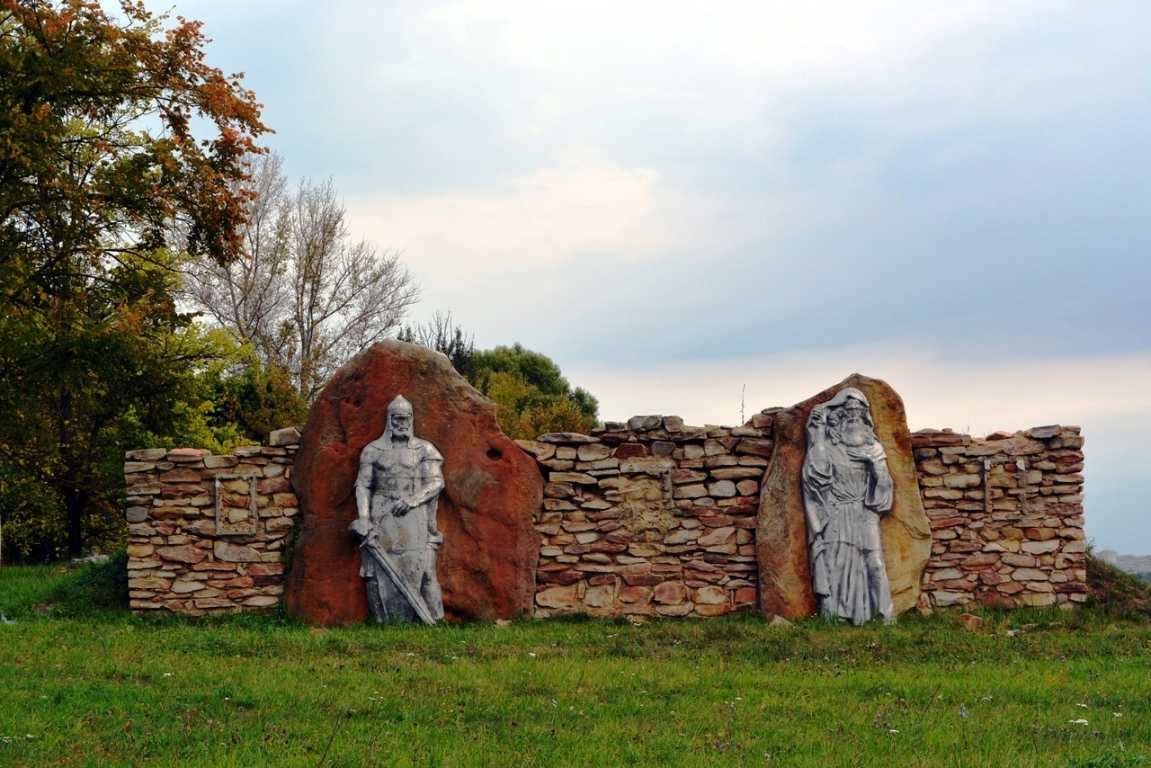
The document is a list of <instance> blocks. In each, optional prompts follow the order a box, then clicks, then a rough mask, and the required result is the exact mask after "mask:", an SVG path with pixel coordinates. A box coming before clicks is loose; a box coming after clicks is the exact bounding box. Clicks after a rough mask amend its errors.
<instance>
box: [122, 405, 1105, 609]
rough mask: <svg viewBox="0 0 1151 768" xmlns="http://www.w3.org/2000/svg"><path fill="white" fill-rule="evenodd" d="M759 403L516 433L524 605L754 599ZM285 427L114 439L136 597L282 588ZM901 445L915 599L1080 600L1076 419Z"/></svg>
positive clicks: (767, 430)
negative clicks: (521, 455)
mask: <svg viewBox="0 0 1151 768" xmlns="http://www.w3.org/2000/svg"><path fill="white" fill-rule="evenodd" d="M773 414H774V410H773V409H769V410H767V411H764V412H763V413H760V414H756V415H755V416H754V418H753V419H752V420H751V421H750V422H749V423H748V424H747V425H745V426H742V427H716V426H706V427H691V426H685V425H684V424H683V421H682V419H680V418H678V417H675V416H665V417H660V416H637V417H634V418H632V419H630V420H629V421H628V422H627V423H626V424H623V423H610V422H609V423H608V424H606V425H605V427H604V428H603V429H598V430H594V431H593V432H592V433H591V434H588V435H580V434H572V433H557V434H550V435H543V436H541V437H540V438H539V439H538V440H534V441H517V442H518V443H519V445H520V447H522V448H523V449H524V450H525V451H527V452H528V453H529V454H531V455H532V456H534V457H535V459H536V462H537V464H538V466H539V468H540V471H541V473H542V474H543V477H544V480H545V481H546V486H545V490H544V500H543V504H542V508H541V509H540V510H539V513H538V515H537V516H536V522H535V527H536V530H537V531H538V532H539V534H540V536H541V538H542V542H541V548H540V553H539V554H540V557H539V564H538V567H537V569H536V573H535V582H536V584H535V608H534V615H535V616H537V617H546V616H553V615H559V614H565V613H588V614H592V615H600V616H623V615H633V616H704V617H706V616H719V615H722V614H725V613H731V612H734V611H747V610H755V608H756V603H757V595H756V583H757V578H758V568H757V562H756V548H755V535H756V516H757V513H758V505H759V500H760V490H761V484H762V482H763V477H764V473H765V471H766V469H767V466H768V463H769V460H770V458H771V455H772V450H773V447H774V442H773V440H774V429H773V427H774V416H773ZM298 441H299V432H298V431H296V430H295V429H287V430H278V431H277V432H274V433H272V436H271V439H270V440H269V445H267V446H250V447H243V448H237V449H236V450H235V451H233V452H232V453H231V454H228V455H225V456H210V455H207V452H206V451H199V450H193V449H185V448H178V449H174V450H165V449H147V450H140V451H131V452H129V453H128V454H127V461H126V462H125V464H124V476H125V481H126V484H127V516H128V522H129V547H128V556H129V559H128V569H129V588H130V595H129V596H130V599H131V607H132V609H133V610H137V611H148V610H155V609H161V608H163V609H167V610H170V611H173V612H177V613H185V614H193V615H199V614H205V613H214V612H226V611H237V610H261V609H267V608H270V607H272V606H274V605H276V604H277V603H279V601H280V599H281V595H282V593H283V578H284V577H283V573H284V567H285V563H284V555H285V548H286V547H287V546H288V542H289V541H290V535H291V534H292V532H293V529H294V526H295V519H296V515H297V509H298V506H297V499H296V496H295V494H294V493H293V491H292V488H291V472H292V467H291V464H292V460H293V456H294V454H295V452H296V449H297V444H298ZM912 445H913V447H914V454H915V462H916V469H917V474H918V481H919V486H920V490H921V494H922V498H923V502H924V507H925V508H926V511H927V515H928V517H929V518H930V521H931V528H932V552H931V558H930V560H929V562H928V564H927V568H926V569H925V571H924V575H923V581H922V587H923V596H922V597H921V599H920V605H921V607H924V608H928V607H940V608H942V607H948V606H957V605H974V604H982V605H1002V606H1008V607H1009V606H1016V605H1026V606H1046V605H1056V604H1059V605H1070V604H1073V603H1081V602H1083V601H1084V600H1086V596H1087V585H1086V580H1087V575H1086V539H1085V535H1084V530H1083V525H1084V517H1083V474H1082V471H1083V450H1082V449H1083V438H1082V436H1081V435H1080V430H1079V428H1078V427H1059V426H1050V427H1037V428H1034V429H1031V430H1027V431H1025V432H1017V433H1014V434H1006V433H997V434H994V435H989V436H988V437H986V438H973V437H970V436H968V435H961V434H956V433H954V432H950V431H934V430H931V431H921V432H917V433H914V434H913V435H912ZM988 490H989V493H988V492H987V491H988Z"/></svg>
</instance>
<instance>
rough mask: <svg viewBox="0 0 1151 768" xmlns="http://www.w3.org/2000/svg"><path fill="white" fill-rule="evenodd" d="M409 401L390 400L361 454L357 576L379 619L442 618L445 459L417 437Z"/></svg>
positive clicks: (426, 621)
mask: <svg viewBox="0 0 1151 768" xmlns="http://www.w3.org/2000/svg"><path fill="white" fill-rule="evenodd" d="M413 421H414V418H413V413H412V404H411V403H409V402H408V401H407V400H405V399H404V397H403V396H402V395H400V396H397V397H396V399H395V400H393V401H392V402H391V403H390V404H389V405H388V417H387V425H386V426H385V428H384V434H382V435H381V436H380V437H379V438H378V439H377V440H374V441H372V442H371V443H368V445H367V446H366V447H365V448H364V450H363V451H362V452H361V453H360V471H359V474H358V475H357V477H356V513H357V514H356V519H355V521H353V522H352V524H351V526H350V529H351V530H352V531H353V532H354V533H355V534H356V536H357V537H359V539H360V542H361V543H360V576H361V577H363V579H364V587H365V588H366V590H367V595H368V607H369V608H370V609H371V611H372V616H374V617H375V619H376V621H381V622H382V621H408V622H412V621H420V622H423V623H424V624H434V623H436V622H437V621H439V620H441V619H443V617H444V601H443V595H442V592H441V590H440V584H439V581H437V579H436V552H437V551H438V550H439V548H440V545H441V544H442V543H443V541H444V537H443V536H442V535H441V534H440V532H439V531H438V530H437V529H436V503H437V501H438V500H439V496H440V491H442V490H443V488H444V475H443V464H444V458H443V456H441V455H440V452H439V451H438V450H436V447H435V446H434V445H432V444H431V443H429V442H428V441H426V440H420V439H419V438H417V437H415V435H414V424H413Z"/></svg>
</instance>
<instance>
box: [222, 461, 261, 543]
mask: <svg viewBox="0 0 1151 768" xmlns="http://www.w3.org/2000/svg"><path fill="white" fill-rule="evenodd" d="M256 479H257V478H256V476H255V475H217V476H216V477H215V478H214V479H213V482H212V492H213V493H212V495H213V499H214V502H215V507H216V535H217V536H254V535H256V532H257V530H256V525H257V523H258V522H259V519H260V509H259V504H258V500H257V494H256V490H257V489H256Z"/></svg>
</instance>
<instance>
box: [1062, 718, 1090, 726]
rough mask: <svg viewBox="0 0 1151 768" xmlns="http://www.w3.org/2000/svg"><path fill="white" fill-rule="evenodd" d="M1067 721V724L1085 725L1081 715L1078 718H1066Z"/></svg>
mask: <svg viewBox="0 0 1151 768" xmlns="http://www.w3.org/2000/svg"><path fill="white" fill-rule="evenodd" d="M1067 723H1068V724H1069V725H1087V721H1086V720H1084V719H1083V718H1082V717H1081V718H1079V719H1078V720H1068V721H1067Z"/></svg>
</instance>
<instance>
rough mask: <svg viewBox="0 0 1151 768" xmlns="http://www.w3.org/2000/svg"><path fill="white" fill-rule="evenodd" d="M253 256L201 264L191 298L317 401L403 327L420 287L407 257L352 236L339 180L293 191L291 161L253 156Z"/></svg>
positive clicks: (249, 243) (191, 280) (248, 233)
mask: <svg viewBox="0 0 1151 768" xmlns="http://www.w3.org/2000/svg"><path fill="white" fill-rule="evenodd" d="M253 163H254V165H255V168H254V171H253V175H252V176H253V177H252V180H251V182H250V189H251V191H252V192H253V193H254V195H253V198H252V200H251V202H250V203H249V208H248V225H247V227H246V229H245V231H244V242H245V245H246V248H245V250H246V253H245V255H244V258H242V259H239V260H237V261H235V262H234V263H232V264H230V265H228V266H219V265H216V264H198V265H196V266H194V267H192V268H191V270H190V271H189V272H188V274H187V280H186V281H185V282H186V293H187V296H188V298H189V299H190V300H191V301H192V302H193V303H194V304H195V305H196V306H197V307H199V308H200V309H201V310H203V311H204V312H206V313H207V314H208V315H209V316H210V317H211V318H212V319H213V320H214V321H215V322H216V323H218V324H219V325H221V326H223V327H224V328H226V329H227V330H228V331H229V332H231V333H232V334H233V335H234V336H235V337H236V338H237V339H238V340H240V341H242V342H245V343H249V344H251V345H252V346H253V347H254V348H255V349H256V351H257V352H258V353H259V354H260V355H261V357H263V358H264V359H265V360H266V361H267V362H269V363H272V364H275V365H277V366H279V367H281V368H283V369H284V370H285V371H287V372H288V373H289V374H290V375H291V376H292V377H293V380H294V381H295V384H296V386H297V388H298V389H299V391H300V393H301V394H302V395H304V396H305V397H306V398H308V399H309V400H311V399H313V398H314V397H315V396H316V394H318V392H319V390H320V388H321V387H322V386H323V384H324V383H325V382H326V381H327V379H328V377H329V376H331V374H332V372H333V371H334V370H335V369H336V367H338V366H339V365H340V364H341V363H342V362H343V361H344V360H345V359H347V358H348V357H350V356H352V355H354V354H355V353H356V352H358V351H359V350H361V349H363V348H364V347H366V346H367V345H369V344H371V343H373V342H375V341H378V340H379V339H381V338H384V337H385V336H387V335H388V334H390V333H391V332H393V331H395V330H396V329H398V328H399V326H400V323H401V321H402V320H403V317H404V314H405V313H406V312H407V310H408V309H409V308H410V307H411V306H412V305H413V304H415V303H416V301H417V300H418V298H419V290H418V288H417V287H416V285H415V282H414V280H413V279H412V276H411V274H410V273H409V272H408V270H407V269H406V268H405V267H404V266H403V264H402V263H401V262H400V259H399V256H398V255H397V254H395V253H390V252H382V253H381V252H379V251H377V249H376V248H375V247H374V246H373V245H372V244H370V243H368V242H366V241H363V240H361V241H359V242H354V241H352V240H351V238H350V235H349V232H348V229H347V224H346V222H345V218H346V209H345V208H344V205H343V203H342V202H341V201H340V199H339V195H338V194H337V193H336V190H335V187H334V186H333V185H332V182H331V180H327V181H325V182H323V183H320V184H311V183H308V182H303V183H301V184H300V185H299V186H298V187H297V189H296V190H295V191H294V192H289V191H288V188H287V180H286V178H285V177H284V173H283V161H282V160H281V159H280V158H279V157H278V156H276V155H263V156H260V157H257V158H255V159H254V161H253Z"/></svg>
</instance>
